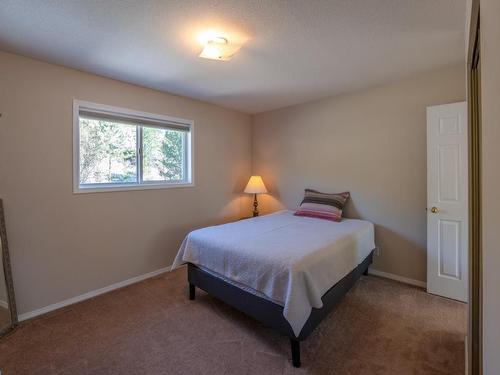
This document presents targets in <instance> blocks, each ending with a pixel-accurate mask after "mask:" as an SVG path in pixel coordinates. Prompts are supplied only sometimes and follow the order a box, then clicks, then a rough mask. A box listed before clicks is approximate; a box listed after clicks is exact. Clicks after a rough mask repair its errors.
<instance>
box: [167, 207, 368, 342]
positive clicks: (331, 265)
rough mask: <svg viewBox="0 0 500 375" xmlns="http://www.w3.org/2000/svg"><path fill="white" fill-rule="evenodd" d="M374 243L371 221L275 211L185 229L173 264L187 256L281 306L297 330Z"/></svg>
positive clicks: (207, 269) (218, 275)
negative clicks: (187, 231)
mask: <svg viewBox="0 0 500 375" xmlns="http://www.w3.org/2000/svg"><path fill="white" fill-rule="evenodd" d="M374 248H375V243H374V227H373V224H372V223H370V222H369V221H365V220H355V219H343V220H342V221H341V222H333V221H328V220H323V219H317V218H308V217H299V216H294V215H293V211H280V212H277V213H274V214H270V215H264V216H260V217H256V218H252V219H247V220H241V221H237V222H233V223H228V224H223V225H217V226H213V227H207V228H203V229H198V230H195V231H193V232H191V233H189V234H188V235H187V236H186V238H185V239H184V241H183V243H182V245H181V247H180V249H179V252H178V254H177V256H176V258H175V261H174V263H173V265H172V269H175V268H177V267H179V266H180V265H182V264H183V263H185V262H190V263H193V264H195V265H197V266H198V267H200V268H202V269H204V270H206V271H209V272H210V273H211V274H213V275H215V276H217V277H220V278H222V279H223V280H225V281H226V282H230V283H232V284H233V285H236V286H238V287H240V288H242V289H244V290H246V291H249V292H251V293H253V294H256V295H257V296H260V297H263V298H267V299H269V300H271V301H273V302H275V303H278V304H280V305H282V306H283V315H284V317H285V319H286V320H287V321H288V322H289V323H290V326H291V327H292V329H293V331H294V333H295V334H296V335H297V336H298V335H299V334H300V331H301V330H302V327H303V326H304V324H305V322H306V321H307V319H308V318H309V315H310V313H311V309H312V308H313V307H314V308H321V307H322V306H323V303H322V300H321V297H322V296H323V294H325V293H326V292H327V291H328V290H329V289H330V288H331V287H332V286H333V285H335V284H336V283H337V282H338V281H340V280H341V279H342V278H343V277H344V276H346V275H347V274H348V273H349V272H351V271H352V270H353V269H354V268H356V266H357V265H359V264H360V263H361V262H362V261H363V260H364V259H365V258H366V257H367V256H368V255H369V254H370V252H371V251H372V250H373V249H374Z"/></svg>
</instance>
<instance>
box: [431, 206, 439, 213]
mask: <svg viewBox="0 0 500 375" xmlns="http://www.w3.org/2000/svg"><path fill="white" fill-rule="evenodd" d="M431 212H432V213H433V214H437V213H438V212H439V208H437V207H432V208H431Z"/></svg>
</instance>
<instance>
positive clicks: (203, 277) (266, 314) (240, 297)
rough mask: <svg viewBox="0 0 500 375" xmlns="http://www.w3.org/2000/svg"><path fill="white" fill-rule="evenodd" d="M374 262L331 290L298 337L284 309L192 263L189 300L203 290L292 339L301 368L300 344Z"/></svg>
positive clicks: (369, 259)
mask: <svg viewBox="0 0 500 375" xmlns="http://www.w3.org/2000/svg"><path fill="white" fill-rule="evenodd" d="M372 261H373V251H372V252H371V253H370V255H368V256H367V257H366V259H365V260H364V261H363V262H362V263H361V264H360V265H359V266H357V267H356V268H355V269H354V270H353V271H352V272H350V273H349V274H348V275H347V276H345V277H344V278H343V279H341V280H340V281H339V282H338V283H337V284H335V285H334V286H333V287H331V288H330V289H329V290H328V291H327V292H326V293H325V294H324V295H323V297H322V298H321V299H322V301H323V307H322V308H320V309H316V308H313V309H312V311H311V315H309V319H308V320H307V322H306V324H305V325H304V327H303V328H302V331H301V332H300V334H299V336H295V334H294V333H293V330H292V328H291V327H290V324H289V323H288V321H287V320H286V319H285V318H284V317H283V306H280V305H278V304H276V303H273V302H271V301H269V300H267V299H264V298H261V297H257V296H256V295H254V294H252V293H249V292H247V291H245V290H243V289H240V288H238V287H236V286H234V285H232V284H229V283H227V282H225V281H224V280H221V279H219V278H218V277H215V276H213V275H211V274H209V273H207V272H205V271H203V270H202V269H200V268H198V267H197V266H195V265H194V264H192V263H188V282H189V299H190V300H194V299H195V288H196V287H198V288H200V289H203V290H204V291H205V292H207V293H208V294H210V295H212V296H213V297H215V298H217V299H220V300H221V301H223V302H225V303H227V304H228V305H230V306H232V307H234V308H236V309H238V310H240V311H241V312H244V313H245V314H247V315H249V316H251V317H252V318H254V319H256V320H258V321H259V322H261V323H263V324H264V325H266V326H268V327H270V328H273V329H275V330H276V331H278V332H280V333H281V334H283V335H285V336H287V337H289V338H290V343H291V349H292V363H293V365H294V366H295V367H300V342H301V341H302V340H305V339H306V338H307V337H308V336H309V334H310V333H311V332H312V331H313V330H314V328H316V326H317V325H318V324H319V323H320V322H321V321H322V320H323V318H324V317H325V316H327V315H328V313H329V312H330V311H331V310H332V309H333V307H334V306H335V305H336V304H337V303H339V302H340V301H341V300H342V298H343V297H344V295H345V294H346V293H347V292H348V291H349V290H350V289H351V288H352V286H353V285H354V284H355V283H356V281H357V280H358V279H359V278H360V277H361V275H363V274H365V275H366V274H367V273H368V267H369V266H370V264H371V263H372Z"/></svg>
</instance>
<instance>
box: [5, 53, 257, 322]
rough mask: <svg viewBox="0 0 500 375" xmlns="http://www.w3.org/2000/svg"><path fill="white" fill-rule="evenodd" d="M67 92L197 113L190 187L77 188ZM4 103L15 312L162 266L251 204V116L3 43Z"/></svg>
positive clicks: (70, 99) (158, 109)
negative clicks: (10, 49) (208, 228)
mask: <svg viewBox="0 0 500 375" xmlns="http://www.w3.org/2000/svg"><path fill="white" fill-rule="evenodd" d="M73 98H77V99H81V100H88V101H93V102H97V103H102V104H108V105H113V106H119V107H125V108H130V109H135V110H140V111H147V112H152V113H159V114H165V115H171V116H177V117H182V118H186V119H191V120H194V122H195V139H194V145H195V170H194V173H195V183H196V187H193V188H177V189H162V190H143V191H127V192H113V193H95V194H77V195H75V194H73V192H72V104H73ZM0 113H2V117H1V118H0V196H2V198H3V199H4V202H5V214H6V219H7V228H8V235H9V245H10V250H11V257H12V267H13V274H14V283H15V290H16V293H17V302H18V308H19V312H20V313H26V312H28V311H32V310H34V309H37V308H41V307H44V306H46V305H49V304H53V303H56V302H59V301H61V300H64V299H67V298H70V297H73V296H76V295H79V294H82V293H85V292H89V291H91V290H95V289H98V288H101V287H104V286H108V285H110V284H112V283H116V282H118V281H122V280H125V279H128V278H131V277H133V276H137V275H141V274H144V273H147V272H150V271H154V270H157V269H159V268H161V267H165V266H168V265H170V264H171V262H172V260H173V257H174V255H175V253H176V251H177V249H178V247H179V245H180V243H181V241H182V239H183V236H184V235H185V234H186V232H188V231H189V230H191V229H193V228H196V227H200V226H203V225H207V224H210V223H214V222H222V221H225V220H229V219H232V218H237V217H239V216H240V214H241V213H240V210H241V209H242V208H243V209H245V210H246V213H247V212H248V210H247V207H249V206H250V205H249V204H248V205H244V203H249V201H248V200H246V198H242V195H241V194H240V192H241V191H242V189H243V187H244V184H245V182H246V179H247V178H248V176H249V174H250V171H251V156H250V154H251V147H250V142H249V139H250V137H251V118H250V116H247V115H243V114H239V113H237V112H234V111H230V110H226V109H222V108H220V107H216V106H214V105H209V104H205V103H202V102H199V101H196V100H191V99H187V98H182V97H178V96H173V95H168V94H165V93H160V92H157V91H153V90H149V89H145V88H141V87H138V86H133V85H129V84H126V83H123V82H118V81H114V80H111V79H107V78H102V77H98V76H95V75H91V74H86V73H82V72H79V71H76V70H72V69H67V68H63V67H60V66H55V65H51V64H46V63H42V62H39V61H35V60H31V59H28V58H24V57H21V56H17V55H13V54H7V53H1V52H0Z"/></svg>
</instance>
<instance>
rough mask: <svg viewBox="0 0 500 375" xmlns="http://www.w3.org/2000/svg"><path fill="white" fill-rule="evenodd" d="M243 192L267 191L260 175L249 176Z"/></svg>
mask: <svg viewBox="0 0 500 375" xmlns="http://www.w3.org/2000/svg"><path fill="white" fill-rule="evenodd" d="M245 193H248V194H261V193H267V189H266V185H264V181H262V177H260V176H252V177H250V180H248V184H247V187H246V188H245Z"/></svg>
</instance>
